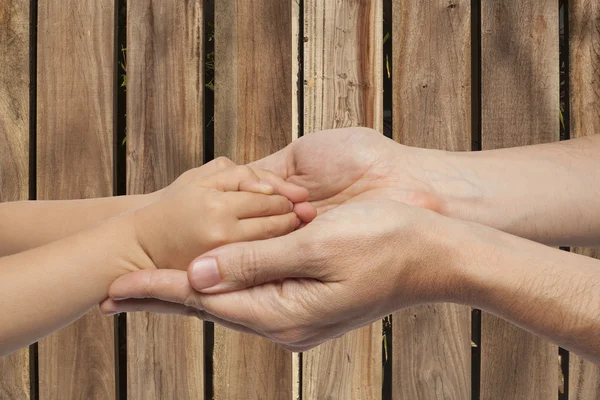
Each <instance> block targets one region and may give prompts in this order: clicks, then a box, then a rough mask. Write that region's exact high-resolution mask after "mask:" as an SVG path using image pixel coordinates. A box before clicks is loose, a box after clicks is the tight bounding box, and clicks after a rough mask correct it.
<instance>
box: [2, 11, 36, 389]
mask: <svg viewBox="0 0 600 400" xmlns="http://www.w3.org/2000/svg"><path fill="white" fill-rule="evenodd" d="M28 194H29V7H28V4H27V2H24V1H19V0H12V1H3V2H2V4H0V202H6V201H18V200H27V198H28ZM0 371H2V372H1V373H0V399H27V398H29V352H28V350H27V349H24V350H21V351H18V352H16V353H14V354H11V355H10V356H7V357H0Z"/></svg>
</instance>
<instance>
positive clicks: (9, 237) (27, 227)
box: [0, 194, 156, 257]
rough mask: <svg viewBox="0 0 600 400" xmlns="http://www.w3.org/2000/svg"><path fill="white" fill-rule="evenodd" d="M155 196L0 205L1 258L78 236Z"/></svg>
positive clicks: (149, 200) (146, 203)
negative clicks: (79, 233)
mask: <svg viewBox="0 0 600 400" xmlns="http://www.w3.org/2000/svg"><path fill="white" fill-rule="evenodd" d="M154 197H156V195H155V194H151V195H139V196H120V197H109V198H102V199H89V200H62V201H21V202H14V203H2V204H0V257H3V256H7V255H11V254H16V253H19V252H22V251H25V250H29V249H32V248H35V247H39V246H43V245H45V244H47V243H50V242H53V241H55V240H59V239H62V238H64V237H67V236H70V235H73V234H76V233H78V232H81V231H82V230H85V229H88V228H91V227H93V226H95V225H97V224H98V223H100V222H102V221H104V220H106V219H108V218H111V217H114V216H115V215H118V214H121V213H123V212H127V211H131V210H135V209H138V208H141V207H144V206H146V205H148V204H150V203H151V202H153V201H154V200H155V199H154Z"/></svg>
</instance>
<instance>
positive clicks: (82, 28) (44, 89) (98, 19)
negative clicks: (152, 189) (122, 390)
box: [37, 0, 115, 399]
mask: <svg viewBox="0 0 600 400" xmlns="http://www.w3.org/2000/svg"><path fill="white" fill-rule="evenodd" d="M114 14H115V11H114V1H112V0H93V1H92V0H90V1H85V2H81V1H77V0H66V1H65V0H41V1H40V2H39V21H38V72H37V80H38V87H37V95H38V98H37V99H38V104H37V106H38V115H37V126H38V131H37V145H38V147H37V166H38V170H37V186H38V187H37V193H38V198H39V199H40V200H54V199H80V198H91V197H104V196H111V195H112V191H113V168H112V166H113V154H112V149H113V142H112V140H113V135H112V126H113V90H112V88H113V68H114V60H113V58H114V57H113V37H114ZM113 330H114V328H113V322H112V319H111V318H106V317H104V316H102V315H101V314H100V312H99V311H98V310H97V309H96V310H94V311H92V312H90V313H89V314H88V315H86V316H85V317H83V318H82V319H81V320H79V321H78V322H76V323H74V324H72V325H71V326H69V327H67V328H65V329H63V330H62V331H60V332H58V333H56V334H54V335H52V336H50V337H48V338H46V339H44V340H43V341H41V342H40V346H39V374H40V397H41V398H43V399H64V398H102V399H108V398H112V397H114V394H115V382H114V375H115V373H114V350H113V344H114V338H113Z"/></svg>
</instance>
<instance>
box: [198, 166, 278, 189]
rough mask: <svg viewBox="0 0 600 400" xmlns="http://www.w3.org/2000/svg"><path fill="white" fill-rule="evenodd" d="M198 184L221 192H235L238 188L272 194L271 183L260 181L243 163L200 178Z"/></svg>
mask: <svg viewBox="0 0 600 400" xmlns="http://www.w3.org/2000/svg"><path fill="white" fill-rule="evenodd" d="M200 185H201V186H203V187H208V188H214V189H218V190H221V191H223V192H237V191H240V190H244V191H251V192H257V193H265V194H272V193H273V191H274V189H273V187H272V185H270V184H268V183H266V182H261V180H260V177H259V176H258V175H257V174H256V173H255V172H254V171H253V170H252V168H250V167H247V166H245V165H239V166H235V167H231V168H225V169H223V170H221V171H219V172H217V173H215V174H213V175H210V176H208V177H206V178H205V179H202V180H201V182H200Z"/></svg>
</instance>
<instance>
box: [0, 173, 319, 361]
mask: <svg viewBox="0 0 600 400" xmlns="http://www.w3.org/2000/svg"><path fill="white" fill-rule="evenodd" d="M230 164H231V163H230V162H225V163H224V162H219V163H215V164H213V165H209V166H206V167H202V168H199V169H197V170H193V171H191V172H190V173H189V174H187V175H185V176H182V177H181V178H180V180H179V182H175V183H174V184H173V185H172V186H170V187H169V188H167V189H166V190H165V191H162V192H161V193H160V194H159V196H157V200H156V201H155V202H154V203H151V204H149V205H148V206H146V207H143V208H140V209H137V210H134V211H132V212H128V213H124V214H120V215H117V216H115V217H113V218H109V219H107V220H105V221H101V222H99V223H96V224H95V226H92V227H90V228H89V229H84V228H85V225H86V224H88V223H90V220H88V222H86V223H82V224H80V225H77V223H76V222H75V221H72V223H71V225H70V226H71V228H73V229H74V230H77V229H79V230H80V231H79V232H77V233H75V234H73V235H70V236H67V237H66V238H62V239H59V240H56V241H54V242H52V243H49V244H45V245H43V246H40V247H37V248H35V249H32V250H26V251H22V252H20V253H17V254H14V255H11V256H6V257H3V258H0V307H1V308H2V310H3V312H2V314H0V356H2V355H6V354H8V353H10V352H12V351H14V350H17V349H18V348H20V347H23V346H26V345H29V344H31V343H33V342H35V341H37V340H39V339H41V338H42V337H44V336H46V335H48V334H50V333H52V332H53V331H55V330H57V329H60V328H61V327H63V326H66V325H68V324H69V323H71V322H73V321H74V320H76V319H77V318H79V317H81V316H82V315H83V314H85V313H86V312H87V311H89V310H90V309H91V308H92V307H94V306H96V305H97V304H98V303H99V302H100V301H102V300H103V299H105V298H106V297H107V296H108V288H109V286H110V284H111V283H112V282H113V281H114V280H115V279H117V278H118V277H119V276H121V275H123V274H126V273H129V272H133V271H141V270H150V269H152V270H156V269H159V268H178V269H180V270H185V269H186V268H187V267H188V265H189V263H190V262H191V261H192V260H193V258H194V257H195V256H196V255H197V254H198V253H204V252H206V251H210V250H212V249H214V248H217V247H219V246H222V245H225V244H228V243H232V242H234V241H256V240H265V239H269V238H272V237H275V236H278V235H284V234H286V233H289V232H292V231H293V230H295V229H296V228H297V227H298V226H299V225H300V223H301V221H300V219H299V218H298V216H297V214H296V213H294V211H293V210H294V207H295V206H294V204H293V203H292V202H291V201H290V200H289V199H288V198H287V197H284V196H281V195H276V194H274V193H275V189H274V186H277V187H279V188H280V189H281V190H282V191H284V192H286V191H287V192H289V193H291V194H292V197H294V196H295V198H296V199H301V198H303V197H304V198H306V195H307V193H306V191H305V190H304V189H301V188H298V187H295V186H294V185H291V184H286V183H284V182H283V181H281V180H280V179H279V178H273V177H272V178H273V179H272V180H273V181H278V182H276V183H275V185H273V186H272V185H270V184H267V183H266V182H265V181H262V180H261V179H260V176H259V175H258V174H257V173H256V172H255V170H252V169H251V168H249V167H238V166H230ZM261 174H262V172H261ZM108 203H110V202H107V201H99V202H96V203H94V202H93V201H90V202H88V205H89V207H90V208H94V207H95V208H102V207H100V204H102V206H104V205H106V204H108ZM88 205H86V207H87V206H88ZM113 205H114V204H113ZM21 207H22V208H25V209H26V208H28V206H27V205H21ZM31 207H33V208H35V207H36V206H35V205H31ZM44 207H46V208H49V209H55V208H58V209H62V207H67V206H66V205H65V204H58V205H57V206H56V207H55V206H54V205H53V204H51V203H48V204H46V205H42V206H41V207H40V209H43V208H44ZM111 207H112V205H111ZM17 208H18V207H17ZM67 208H68V207H67ZM76 208H77V207H76ZM116 208H118V207H115V208H112V210H113V211H114V210H115V209H116ZM300 209H302V206H300ZM311 209H312V208H311V207H310V206H308V205H304V210H305V211H308V213H312V214H314V211H312V212H311V211H310V210H311ZM104 210H105V209H104ZM105 216H106V214H105ZM51 236H53V235H52V234H48V235H47V236H45V237H44V240H46V239H49V238H50V237H51ZM57 236H58V235H57ZM20 246H21V247H27V246H26V244H23V243H21V244H20ZM17 247H19V246H17ZM173 255H175V256H173Z"/></svg>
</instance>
